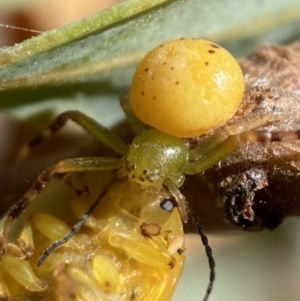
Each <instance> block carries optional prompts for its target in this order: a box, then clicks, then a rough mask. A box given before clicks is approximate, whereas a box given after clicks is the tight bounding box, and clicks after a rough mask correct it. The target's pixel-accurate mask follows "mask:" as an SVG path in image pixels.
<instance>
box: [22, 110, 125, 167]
mask: <svg viewBox="0 0 300 301" xmlns="http://www.w3.org/2000/svg"><path fill="white" fill-rule="evenodd" d="M68 120H71V121H73V122H75V123H76V124H78V125H79V126H80V127H81V128H83V129H84V130H85V131H86V132H88V133H89V134H90V135H92V136H93V137H95V138H96V139H97V140H100V141H102V142H103V143H104V144H105V145H106V146H108V147H109V148H111V149H113V150H115V151H116V152H118V153H120V154H122V155H125V154H127V152H128V145H127V144H126V143H125V142H124V141H123V140H122V139H121V138H120V137H118V136H117V135H116V134H114V133H113V132H111V131H110V130H108V129H107V128H106V127H104V126H103V125H101V124H99V123H98V122H97V121H96V120H94V119H93V118H91V117H89V116H87V115H85V114H84V113H82V112H80V111H66V112H64V113H62V114H60V115H58V116H57V117H56V118H55V120H54V121H53V122H52V123H51V124H50V126H49V127H48V128H47V129H46V130H44V131H43V132H42V133H41V134H40V135H37V136H36V137H34V138H33V139H32V140H31V141H30V142H29V143H28V144H27V145H26V146H25V147H24V148H23V149H22V150H21V151H20V154H19V158H17V160H18V161H19V162H20V161H22V160H23V159H24V158H25V157H26V156H27V155H28V153H29V152H30V151H31V149H33V148H35V147H37V146H38V145H40V144H41V143H42V142H43V141H44V140H46V139H47V138H49V137H51V136H52V135H54V134H55V133H56V132H58V131H59V130H60V129H62V128H63V127H64V126H65V125H66V123H67V121H68Z"/></svg>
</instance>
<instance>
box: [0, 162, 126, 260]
mask: <svg viewBox="0 0 300 301" xmlns="http://www.w3.org/2000/svg"><path fill="white" fill-rule="evenodd" d="M122 164H123V160H122V159H116V158H101V157H85V158H74V159H67V160H63V161H60V162H58V163H56V164H55V165H52V166H50V167H48V168H47V169H46V170H45V171H43V172H42V173H41V174H40V175H39V176H38V177H37V179H36V181H35V183H34V184H33V185H32V186H31V188H30V189H29V190H28V191H27V192H26V193H25V194H24V196H23V197H22V198H21V199H20V200H19V201H18V202H17V203H16V204H15V205H14V206H13V207H12V209H11V210H10V211H9V212H8V214H7V215H6V219H5V221H4V227H3V230H2V233H1V236H0V255H1V254H3V253H4V252H5V248H6V245H7V243H8V239H9V232H10V229H11V225H12V223H13V222H14V221H15V220H16V219H17V218H18V216H19V215H20V214H21V213H22V212H23V211H24V210H25V209H26V207H27V206H28V205H29V204H30V203H31V202H32V200H33V199H34V198H35V197H36V196H37V195H38V194H39V193H40V192H41V191H42V190H43V189H44V188H45V186H46V185H47V183H48V182H49V181H50V179H51V177H53V176H54V175H55V174H57V173H67V172H82V171H99V170H114V169H118V168H120V167H121V166H122Z"/></svg>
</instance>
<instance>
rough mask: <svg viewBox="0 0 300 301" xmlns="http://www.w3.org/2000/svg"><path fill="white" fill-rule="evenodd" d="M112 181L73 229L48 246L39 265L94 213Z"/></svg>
mask: <svg viewBox="0 0 300 301" xmlns="http://www.w3.org/2000/svg"><path fill="white" fill-rule="evenodd" d="M111 184H112V182H111V183H110V184H109V185H108V186H107V187H106V188H105V189H104V190H103V191H102V193H101V194H100V196H99V197H98V198H97V199H96V201H95V202H94V203H93V204H92V205H91V206H90V208H89V209H88V211H87V212H86V213H85V214H83V215H82V216H81V218H80V219H79V221H78V222H77V223H76V224H75V225H73V227H72V229H71V231H70V232H69V233H68V234H67V235H66V236H65V237H63V238H62V239H59V240H57V241H55V242H54V243H53V244H52V245H51V246H50V247H48V248H47V249H46V251H45V252H44V254H43V255H42V256H41V257H40V259H39V261H38V263H37V266H38V267H39V266H40V265H42V264H43V263H44V261H45V260H46V258H47V257H48V256H49V255H50V254H51V253H52V251H54V250H55V249H57V248H58V247H60V246H62V245H63V244H65V243H66V242H68V241H69V240H70V239H71V238H72V237H73V236H74V235H75V234H76V233H77V232H78V231H79V230H80V229H81V227H82V226H83V224H84V223H85V221H86V220H87V219H88V217H89V216H90V215H91V214H92V213H93V211H94V210H95V208H96V207H97V206H98V204H99V203H100V201H101V199H102V198H103V197H104V195H105V194H106V193H107V191H108V189H109V187H110V186H111Z"/></svg>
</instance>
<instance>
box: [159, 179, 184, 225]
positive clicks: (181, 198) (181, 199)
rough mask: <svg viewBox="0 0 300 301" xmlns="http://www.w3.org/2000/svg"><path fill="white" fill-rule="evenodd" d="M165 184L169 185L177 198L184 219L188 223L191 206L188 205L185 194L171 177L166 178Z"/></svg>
mask: <svg viewBox="0 0 300 301" xmlns="http://www.w3.org/2000/svg"><path fill="white" fill-rule="evenodd" d="M164 185H165V186H167V188H168V189H169V191H170V193H171V194H172V195H173V197H174V198H175V200H176V203H177V205H178V210H179V212H180V216H181V219H182V221H183V222H184V223H187V221H188V212H189V206H188V203H187V201H186V198H185V196H184V195H183V194H182V193H181V192H180V190H179V189H178V188H177V186H176V185H175V184H174V183H173V182H172V181H171V180H170V179H166V180H165V181H164Z"/></svg>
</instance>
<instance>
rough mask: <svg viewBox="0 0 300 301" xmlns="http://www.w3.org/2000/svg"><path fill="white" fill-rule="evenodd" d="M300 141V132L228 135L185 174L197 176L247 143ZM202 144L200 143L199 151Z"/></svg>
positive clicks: (188, 164)
mask: <svg viewBox="0 0 300 301" xmlns="http://www.w3.org/2000/svg"><path fill="white" fill-rule="evenodd" d="M210 138H211V140H212V141H213V140H214V139H218V137H217V136H214V135H212V136H211V137H210ZM299 139H300V130H295V131H276V132H268V131H255V130H249V131H245V132H242V133H238V134H236V135H230V134H229V135H228V136H227V138H226V139H225V140H224V141H221V143H217V141H215V142H214V146H213V147H211V148H209V149H208V150H207V151H206V152H203V153H202V156H201V157H200V158H199V159H196V160H195V161H194V162H188V163H187V164H186V166H185V167H184V170H183V173H186V174H197V173H200V172H202V171H204V170H206V169H208V168H210V167H211V166H213V165H215V164H217V163H218V162H219V161H221V160H222V159H224V158H226V157H227V156H229V155H230V154H231V153H232V152H234V151H236V150H237V149H239V148H240V147H241V146H242V145H243V144H245V143H247V142H260V143H271V142H285V141H293V140H299ZM200 147H201V142H200V143H199V149H200Z"/></svg>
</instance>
